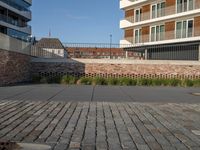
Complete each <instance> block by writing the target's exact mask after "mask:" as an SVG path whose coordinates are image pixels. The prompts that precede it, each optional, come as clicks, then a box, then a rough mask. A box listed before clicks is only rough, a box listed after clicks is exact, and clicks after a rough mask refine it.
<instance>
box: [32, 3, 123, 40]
mask: <svg viewBox="0 0 200 150" xmlns="http://www.w3.org/2000/svg"><path fill="white" fill-rule="evenodd" d="M31 9H32V12H33V14H32V15H33V18H32V19H33V20H32V21H31V25H32V33H33V35H34V36H36V37H39V38H40V37H48V33H49V30H51V37H57V38H60V40H61V41H62V42H78V43H81V42H83V43H109V39H110V37H109V35H110V34H112V35H113V43H119V40H120V39H121V38H122V30H121V29H119V20H120V19H121V18H122V17H123V13H122V11H121V10H120V9H119V0H33V6H32V7H31Z"/></svg>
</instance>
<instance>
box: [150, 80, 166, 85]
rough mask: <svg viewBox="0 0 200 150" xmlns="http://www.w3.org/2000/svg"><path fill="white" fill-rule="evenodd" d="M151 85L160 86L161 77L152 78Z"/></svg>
mask: <svg viewBox="0 0 200 150" xmlns="http://www.w3.org/2000/svg"><path fill="white" fill-rule="evenodd" d="M152 85H153V86H161V85H163V80H162V79H152Z"/></svg>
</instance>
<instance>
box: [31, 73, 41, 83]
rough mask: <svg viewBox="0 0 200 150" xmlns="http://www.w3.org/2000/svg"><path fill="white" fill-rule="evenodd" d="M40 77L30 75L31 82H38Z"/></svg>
mask: <svg viewBox="0 0 200 150" xmlns="http://www.w3.org/2000/svg"><path fill="white" fill-rule="evenodd" d="M40 80H41V77H40V76H36V75H34V76H32V82H33V83H40Z"/></svg>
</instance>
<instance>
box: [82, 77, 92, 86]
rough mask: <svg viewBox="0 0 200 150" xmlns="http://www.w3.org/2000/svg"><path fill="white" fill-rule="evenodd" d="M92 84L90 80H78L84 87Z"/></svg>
mask: <svg viewBox="0 0 200 150" xmlns="http://www.w3.org/2000/svg"><path fill="white" fill-rule="evenodd" d="M92 82H93V79H92V78H87V77H82V78H80V83H81V84H85V85H91V84H92Z"/></svg>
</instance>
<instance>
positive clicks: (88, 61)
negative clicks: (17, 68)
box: [31, 58, 200, 66]
mask: <svg viewBox="0 0 200 150" xmlns="http://www.w3.org/2000/svg"><path fill="white" fill-rule="evenodd" d="M31 62H36V63H37V62H48V63H51V62H52V63H56V62H59V63H83V64H147V65H160V64H164V65H191V66H194V65H200V61H174V60H131V59H52V58H50V59H49V58H32V59H31Z"/></svg>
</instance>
